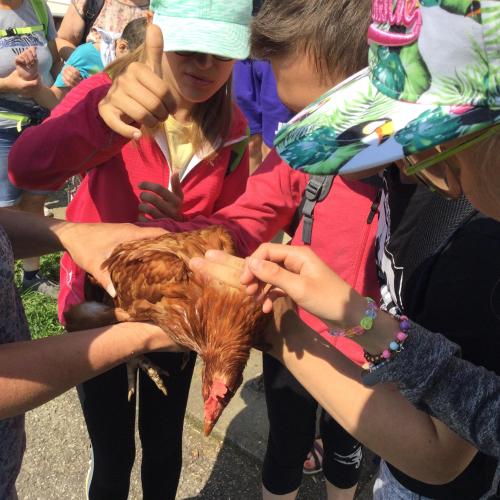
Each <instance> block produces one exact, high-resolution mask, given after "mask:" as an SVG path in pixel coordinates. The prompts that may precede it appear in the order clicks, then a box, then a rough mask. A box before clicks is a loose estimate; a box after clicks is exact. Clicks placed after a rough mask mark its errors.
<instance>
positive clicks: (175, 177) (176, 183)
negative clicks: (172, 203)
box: [170, 172, 184, 201]
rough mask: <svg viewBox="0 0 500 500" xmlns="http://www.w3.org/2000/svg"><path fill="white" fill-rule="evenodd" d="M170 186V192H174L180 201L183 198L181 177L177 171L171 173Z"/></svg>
mask: <svg viewBox="0 0 500 500" xmlns="http://www.w3.org/2000/svg"><path fill="white" fill-rule="evenodd" d="M170 187H171V188H172V193H174V194H175V195H176V196H177V197H178V198H179V199H180V200H181V201H182V200H183V199H184V193H183V191H182V185H181V178H180V175H179V172H175V173H174V174H172V178H171V179H170Z"/></svg>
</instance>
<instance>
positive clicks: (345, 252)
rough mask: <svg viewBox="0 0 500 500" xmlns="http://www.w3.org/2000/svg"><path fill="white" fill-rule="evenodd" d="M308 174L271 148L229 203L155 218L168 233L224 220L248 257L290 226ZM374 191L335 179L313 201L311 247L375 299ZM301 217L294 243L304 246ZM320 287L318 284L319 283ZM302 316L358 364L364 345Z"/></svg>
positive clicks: (356, 183)
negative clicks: (212, 210) (206, 211)
mask: <svg viewBox="0 0 500 500" xmlns="http://www.w3.org/2000/svg"><path fill="white" fill-rule="evenodd" d="M307 181H308V175H307V174H304V173H302V172H299V171H297V170H292V169H291V168H290V167H289V166H288V165H287V164H286V163H285V162H284V161H282V160H281V159H280V158H279V156H278V155H277V154H276V152H275V151H274V150H273V151H272V152H271V153H270V154H269V156H268V157H267V158H266V160H265V161H264V163H263V164H262V165H261V166H260V167H259V168H258V169H257V170H256V171H255V172H254V174H253V175H252V176H251V177H250V178H249V179H248V182H247V187H246V190H245V193H244V194H243V195H241V196H240V197H239V198H238V199H237V200H236V201H235V202H234V203H233V204H231V205H228V206H226V207H224V208H222V209H221V210H220V211H219V212H217V213H216V214H214V215H211V216H208V217H207V216H197V217H194V218H193V219H191V220H190V221H187V222H180V223H179V222H175V221H170V220H165V219H163V220H159V221H155V223H154V224H155V225H160V226H162V227H164V228H166V229H168V230H170V231H186V230H191V229H195V228H198V227H203V226H206V225H209V224H222V225H224V226H225V227H226V228H228V229H229V230H230V231H231V233H232V234H233V237H234V239H235V241H236V244H237V246H238V249H239V251H240V254H241V255H249V254H250V253H251V252H253V251H254V250H255V249H256V248H257V246H258V245H259V244H260V243H263V242H266V241H269V240H271V238H272V237H273V236H274V235H275V234H276V233H277V232H278V231H279V230H280V229H285V230H286V228H287V227H288V226H289V225H290V223H291V221H292V219H293V216H294V214H295V211H296V210H297V207H298V206H299V204H300V202H301V200H302V195H303V192H304V190H305V187H306V185H307ZM375 197H376V189H375V188H374V187H372V186H371V185H369V184H366V183H363V182H347V181H344V180H343V179H342V178H341V177H336V178H335V181H334V183H333V185H332V187H331V190H330V192H329V194H328V196H327V197H326V198H325V199H324V200H323V201H322V202H320V203H318V204H317V205H316V208H315V211H314V224H313V232H312V241H311V248H312V249H314V251H315V252H316V253H317V254H318V255H319V257H321V258H322V259H323V260H324V261H325V262H326V263H327V264H328V265H329V266H330V267H331V268H332V269H333V270H334V271H335V272H336V273H337V274H339V275H340V276H341V277H342V278H343V279H344V280H346V281H347V282H348V283H349V284H350V285H351V286H353V287H354V288H355V289H356V290H357V291H358V292H359V293H361V294H362V295H365V296H369V297H373V298H378V297H379V286H378V283H377V277H376V270H375V235H376V232H377V221H378V219H377V217H375V218H374V219H373V221H372V223H370V224H369V223H368V222H367V221H368V215H369V214H370V212H371V207H372V203H373V201H374V198H375ZM302 225H303V223H302V221H301V223H300V225H299V227H298V228H297V231H296V233H295V236H294V237H293V239H292V242H291V244H292V245H302V244H303V243H302ZM319 286H321V284H320V283H318V287H319ZM299 315H300V317H301V318H302V319H303V320H304V321H305V322H306V323H307V324H308V325H309V326H310V327H312V328H313V329H314V330H316V331H317V332H319V333H320V335H322V336H323V337H324V338H325V339H327V340H328V341H329V342H330V343H331V344H333V345H335V346H336V347H337V348H338V349H339V350H341V351H342V352H343V353H344V354H346V355H347V356H348V357H349V358H351V359H352V360H354V361H355V362H357V363H359V364H363V363H364V358H363V352H362V349H361V348H360V347H359V346H358V345H357V344H355V343H354V342H352V341H351V340H348V339H339V338H332V337H331V336H330V335H329V334H328V331H327V327H326V325H325V324H324V323H323V322H322V321H320V320H319V319H318V318H316V317H314V316H312V315H311V314H309V313H307V312H306V311H304V310H302V309H300V308H299Z"/></svg>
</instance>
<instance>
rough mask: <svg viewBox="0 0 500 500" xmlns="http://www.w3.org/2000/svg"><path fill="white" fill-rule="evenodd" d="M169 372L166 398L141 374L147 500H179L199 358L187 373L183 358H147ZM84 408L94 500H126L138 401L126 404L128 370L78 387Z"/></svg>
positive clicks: (192, 360) (143, 475)
mask: <svg viewBox="0 0 500 500" xmlns="http://www.w3.org/2000/svg"><path fill="white" fill-rule="evenodd" d="M148 357H149V358H150V359H151V361H152V362H153V363H155V364H157V365H158V366H160V367H161V368H163V369H165V370H166V371H168V372H169V374H170V377H166V378H165V385H166V387H167V390H168V395H167V396H164V395H163V394H162V393H161V392H160V391H159V390H158V388H157V387H156V385H154V383H153V382H152V381H151V380H150V379H149V378H148V377H147V375H146V374H145V373H143V372H142V370H141V371H140V375H139V391H138V392H139V425H138V427H139V435H140V439H141V444H142V466H141V478H142V488H143V492H144V497H143V498H144V499H145V500H148V499H149V500H160V499H161V500H174V499H175V494H176V491H177V485H178V482H179V476H180V472H181V466H182V429H183V422H184V413H185V411H186V404H187V397H188V393H189V386H190V384H191V377H192V374H193V368H194V363H195V359H196V355H195V354H194V353H192V354H191V358H190V360H189V362H188V364H187V365H186V366H185V368H184V369H183V370H181V369H180V368H181V365H182V355H181V354H176V353H154V354H148ZM78 394H79V396H80V403H81V405H82V409H83V414H84V416H85V421H86V423H87V429H88V432H89V436H90V441H91V443H92V453H93V470H92V474H91V480H90V485H89V498H90V500H122V499H123V500H126V499H127V496H128V491H129V486H130V473H131V470H132V466H133V464H134V459H135V432H134V428H135V409H136V404H135V398H134V399H132V401H131V402H130V403H129V402H128V401H127V374H126V367H125V365H121V366H118V367H116V368H114V369H112V370H110V371H108V372H106V373H104V374H103V375H100V376H98V377H95V378H93V379H92V380H89V381H88V382H85V383H84V384H82V385H80V386H79V387H78Z"/></svg>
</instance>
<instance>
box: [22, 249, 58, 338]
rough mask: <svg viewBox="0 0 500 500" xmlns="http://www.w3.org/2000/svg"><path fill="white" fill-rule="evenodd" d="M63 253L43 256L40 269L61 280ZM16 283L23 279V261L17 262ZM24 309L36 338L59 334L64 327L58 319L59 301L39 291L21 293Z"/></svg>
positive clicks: (32, 334)
mask: <svg viewBox="0 0 500 500" xmlns="http://www.w3.org/2000/svg"><path fill="white" fill-rule="evenodd" d="M60 257H61V255H60V254H58V253H56V254H51V255H46V256H44V257H42V258H41V265H40V269H41V271H42V273H43V275H44V276H47V277H48V278H50V279H51V280H54V281H59V259H60ZM15 271H16V277H15V280H16V285H17V286H19V285H20V284H21V281H22V267H21V262H20V261H17V262H16V269H15ZM21 299H22V301H23V305H24V310H25V312H26V317H27V318H28V323H29V325H30V331H31V336H32V338H34V339H40V338H43V337H50V336H52V335H58V334H60V333H61V332H62V331H63V327H62V326H61V325H60V324H59V321H58V319H57V301H56V300H55V299H52V298H50V297H47V296H46V295H43V294H41V293H38V292H30V291H27V292H24V293H21Z"/></svg>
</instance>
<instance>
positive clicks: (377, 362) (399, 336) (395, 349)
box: [365, 316, 410, 371]
mask: <svg viewBox="0 0 500 500" xmlns="http://www.w3.org/2000/svg"><path fill="white" fill-rule="evenodd" d="M409 329H410V321H409V320H408V318H407V317H406V316H400V317H399V330H398V332H397V333H396V335H395V336H394V340H393V341H391V342H390V343H389V346H388V347H387V348H386V349H384V350H383V351H382V352H380V353H379V354H370V353H369V352H367V351H365V359H366V361H367V362H368V366H367V368H368V370H369V371H374V370H376V369H377V368H380V367H381V366H382V365H384V364H385V363H387V362H388V361H390V360H391V359H393V358H394V356H395V355H396V354H397V353H399V352H401V351H402V350H403V349H404V347H403V344H404V342H405V340H406V339H407V338H408V330H409Z"/></svg>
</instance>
